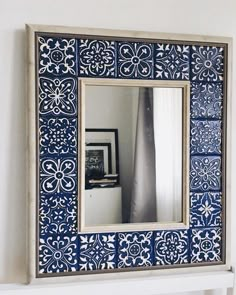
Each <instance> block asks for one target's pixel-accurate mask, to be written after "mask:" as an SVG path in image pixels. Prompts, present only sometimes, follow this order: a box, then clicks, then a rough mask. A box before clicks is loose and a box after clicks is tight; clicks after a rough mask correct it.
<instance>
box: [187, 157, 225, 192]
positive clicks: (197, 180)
mask: <svg viewBox="0 0 236 295" xmlns="http://www.w3.org/2000/svg"><path fill="white" fill-rule="evenodd" d="M220 189H221V158H220V157H200V156H199V157H191V167H190V190H192V191H211V190H213V191H216V190H217V191H218V190H220Z"/></svg>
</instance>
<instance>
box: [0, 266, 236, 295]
mask: <svg viewBox="0 0 236 295" xmlns="http://www.w3.org/2000/svg"><path fill="white" fill-rule="evenodd" d="M103 276H104V275H103ZM107 277H108V278H106V277H104V278H105V279H101V277H100V278H99V277H97V276H93V278H94V279H93V280H91V277H90V279H86V276H80V277H79V278H78V277H77V278H78V281H77V282H76V281H74V282H67V283H60V282H57V284H51V283H46V282H47V280H49V282H50V279H39V280H36V283H34V284H31V285H14V284H11V285H0V293H1V295H21V294H22V295H23V294H24V295H28V294H29V295H39V294H40V295H41V294H50V295H54V294H55V295H58V294H83V295H91V294H97V295H100V294H103V295H105V294H112V295H121V294H124V295H128V294H135V295H157V294H167V293H178V292H191V291H201V290H211V289H228V288H233V285H234V273H233V272H232V271H215V272H204V273H191V274H190V273H187V274H178V275H156V274H155V275H154V274H150V273H149V275H142V274H141V275H136V276H135V275H133V274H128V275H127V276H126V277H124V276H121V277H120V276H119V275H117V274H116V277H115V276H107ZM109 277H110V278H109ZM70 279H71V280H73V278H72V277H71V278H70ZM80 279H81V281H80ZM74 280H75V277H74ZM40 281H41V283H40ZM42 282H43V283H42ZM45 288H47V289H48V290H45ZM47 291H48V293H47Z"/></svg>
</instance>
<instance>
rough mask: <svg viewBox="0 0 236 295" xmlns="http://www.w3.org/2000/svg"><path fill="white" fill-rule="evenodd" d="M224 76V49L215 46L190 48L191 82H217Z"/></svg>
mask: <svg viewBox="0 0 236 295" xmlns="http://www.w3.org/2000/svg"><path fill="white" fill-rule="evenodd" d="M223 74H224V49H223V48H222V47H215V46H192V48H191V80H192V81H200V82H201V81H205V82H219V81H222V80H223Z"/></svg>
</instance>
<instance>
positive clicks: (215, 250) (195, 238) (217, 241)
mask: <svg viewBox="0 0 236 295" xmlns="http://www.w3.org/2000/svg"><path fill="white" fill-rule="evenodd" d="M191 240H192V242H191V263H201V262H213V261H221V241H222V234H221V229H220V228H212V229H202V230H200V229H193V230H192V237H191Z"/></svg>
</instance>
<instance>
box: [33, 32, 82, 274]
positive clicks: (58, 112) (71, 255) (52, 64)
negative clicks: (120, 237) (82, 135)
mask: <svg viewBox="0 0 236 295" xmlns="http://www.w3.org/2000/svg"><path fill="white" fill-rule="evenodd" d="M38 56H39V60H38V114H39V122H38V126H39V134H38V135H39V140H38V142H39V163H38V164H39V202H38V204H39V213H38V216H39V220H38V222H39V245H38V247H39V254H38V255H39V256H38V257H39V263H38V269H39V273H58V272H74V271H77V270H78V257H77V256H78V238H77V231H78V230H77V212H78V204H77V202H78V201H77V178H78V175H77V127H78V122H77V102H78V98H77V40H76V39H75V38H64V37H49V36H40V37H38Z"/></svg>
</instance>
